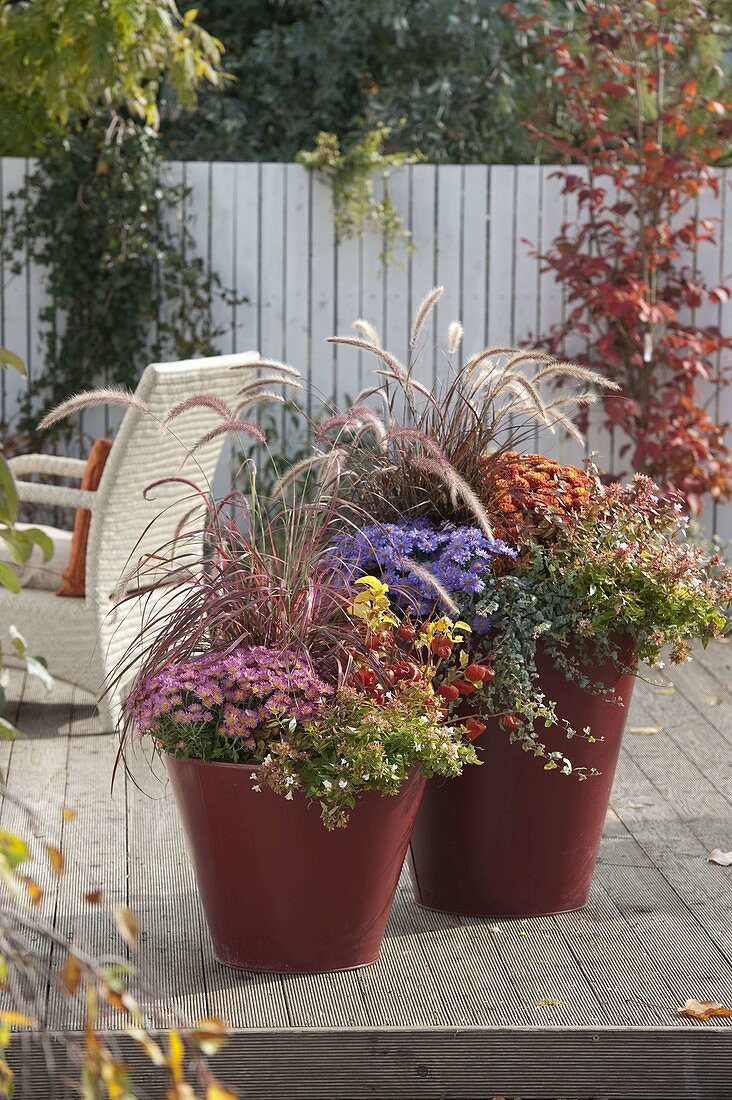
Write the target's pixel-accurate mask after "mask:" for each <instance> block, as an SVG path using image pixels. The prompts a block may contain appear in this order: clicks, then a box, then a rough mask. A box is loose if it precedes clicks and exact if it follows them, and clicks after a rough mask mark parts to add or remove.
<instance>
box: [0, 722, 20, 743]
mask: <svg viewBox="0 0 732 1100" xmlns="http://www.w3.org/2000/svg"><path fill="white" fill-rule="evenodd" d="M18 737H20V731H19V730H17V729H16V728H15V726H14V725H13V723H12V722H8V720H7V718H1V717H0V740H2V741H16V740H17V738H18Z"/></svg>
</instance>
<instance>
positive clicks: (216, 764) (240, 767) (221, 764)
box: [162, 752, 262, 772]
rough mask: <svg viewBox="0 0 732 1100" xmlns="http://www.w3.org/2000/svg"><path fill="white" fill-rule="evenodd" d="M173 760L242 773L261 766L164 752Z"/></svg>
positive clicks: (253, 770)
mask: <svg viewBox="0 0 732 1100" xmlns="http://www.w3.org/2000/svg"><path fill="white" fill-rule="evenodd" d="M162 755H163V756H169V757H170V758H171V760H175V761H177V762H178V763H179V764H194V765H196V767H199V768H236V770H237V771H240V772H255V771H256V770H257V768H261V766H262V765H261V764H235V763H234V761H233V760H200V759H199V758H198V757H197V756H176V755H175V753H174V752H164V753H163V754H162Z"/></svg>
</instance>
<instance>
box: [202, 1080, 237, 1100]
mask: <svg viewBox="0 0 732 1100" xmlns="http://www.w3.org/2000/svg"><path fill="white" fill-rule="evenodd" d="M206 1100H237V1096H236V1093H235V1092H229V1090H228V1089H225V1088H224V1086H223V1085H220V1084H219V1083H218V1081H213V1082H212V1083H211V1084H210V1085H209V1086H208V1088H207V1089H206Z"/></svg>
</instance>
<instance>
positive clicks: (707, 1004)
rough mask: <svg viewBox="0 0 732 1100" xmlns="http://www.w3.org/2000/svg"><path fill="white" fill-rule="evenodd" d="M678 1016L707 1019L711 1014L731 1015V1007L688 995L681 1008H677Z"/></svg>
mask: <svg viewBox="0 0 732 1100" xmlns="http://www.w3.org/2000/svg"><path fill="white" fill-rule="evenodd" d="M676 1011H677V1012H678V1014H679V1015H680V1016H691V1018H692V1019H694V1020H709V1019H711V1018H712V1016H732V1008H726V1007H725V1006H724V1005H723V1004H720V1003H719V1001H697V1000H695V999H694V998H693V997H690V998H689V1000H688V1001H687V1002H686V1004H685V1005H684V1007H683V1008H677V1009H676Z"/></svg>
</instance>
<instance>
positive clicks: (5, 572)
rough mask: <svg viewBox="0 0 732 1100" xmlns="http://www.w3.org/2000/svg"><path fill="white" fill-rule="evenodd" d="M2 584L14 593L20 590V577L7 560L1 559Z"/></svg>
mask: <svg viewBox="0 0 732 1100" xmlns="http://www.w3.org/2000/svg"><path fill="white" fill-rule="evenodd" d="M0 584H1V585H2V586H3V588H7V589H8V591H9V592H12V593H13V595H17V594H18V592H20V577H19V576H18V574H17V573H16V572H15V570H14V569H12V568H11V567H10V566H9V565H8V564H7V563H6V562H4V561H0Z"/></svg>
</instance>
